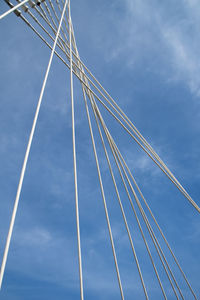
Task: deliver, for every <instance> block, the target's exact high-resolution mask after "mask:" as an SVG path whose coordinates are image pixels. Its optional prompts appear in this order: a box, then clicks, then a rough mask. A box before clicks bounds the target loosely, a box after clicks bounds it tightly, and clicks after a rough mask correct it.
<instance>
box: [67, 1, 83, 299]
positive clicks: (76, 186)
mask: <svg viewBox="0 0 200 300" xmlns="http://www.w3.org/2000/svg"><path fill="white" fill-rule="evenodd" d="M68 11H69V48H70V84H71V106H72V139H73V160H74V185H75V202H76V226H77V241H78V259H79V278H80V294H81V300H83V299H84V295H83V271H82V258H81V239H80V224H79V223H80V221H79V205H78V183H77V167H76V139H75V120H74V93H73V68H72V32H71V11H70V0H69V5H68Z"/></svg>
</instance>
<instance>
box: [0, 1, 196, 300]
mask: <svg viewBox="0 0 200 300" xmlns="http://www.w3.org/2000/svg"><path fill="white" fill-rule="evenodd" d="M4 1H5V2H6V4H7V5H8V10H7V11H6V12H4V13H2V14H1V15H0V21H1V19H4V18H9V14H15V16H16V20H17V21H18V20H19V21H22V22H23V23H24V26H27V27H28V28H29V29H30V31H32V32H33V33H34V34H35V35H36V36H37V37H38V39H39V40H40V41H41V43H42V44H44V45H45V46H46V47H48V48H49V62H48V65H47V68H46V73H45V76H44V79H43V83H42V88H41V91H40V95H39V99H38V103H37V107H36V111H35V115H34V119H33V123H32V128H31V130H30V135H29V139H28V143H27V147H26V152H25V156H24V161H23V165H22V169H21V174H20V178H19V183H18V187H17V193H16V198H15V200H14V206H13V209H12V215H11V219H10V225H9V231H8V234H7V240H6V244H5V247H4V251H3V257H2V261H1V268H0V286H1V287H2V288H5V289H6V286H4V284H3V278H4V274H5V272H6V264H7V260H8V259H9V257H8V254H9V249H10V244H11V240H12V237H13V229H14V225H15V220H16V216H17V211H18V205H19V201H20V195H21V191H22V186H23V181H24V177H25V173H26V167H27V163H28V160H29V154H30V150H31V146H32V142H33V139H34V134H35V130H36V126H37V121H38V117H39V113H40V108H41V105H42V101H43V96H44V92H45V89H46V86H47V81H48V76H49V73H50V70H51V64H52V61H53V59H54V56H55V57H57V59H58V60H59V61H60V62H61V63H62V64H63V65H64V66H65V67H66V70H68V72H69V74H70V77H69V78H70V82H69V87H70V98H71V121H72V123H71V127H72V149H73V176H74V191H75V199H74V200H75V208H76V232H77V248H78V268H79V283H80V299H81V300H83V299H84V276H83V275H84V270H83V265H84V263H83V261H84V257H83V256H82V247H81V226H80V215H81V211H80V209H79V181H78V178H77V149H76V119H75V108H74V101H76V99H75V96H74V94H75V93H74V78H76V79H78V81H79V82H80V86H81V89H82V99H83V103H84V106H85V112H86V115H87V121H88V126H89V132H90V137H91V143H92V152H93V153H92V152H91V155H93V156H94V158H95V164H96V172H97V174H98V185H99V188H100V191H101V198H102V203H103V207H104V212H105V219H106V224H107V231H108V239H109V241H110V246H111V251H112V256H113V264H114V266H115V276H116V278H117V282H118V290H119V296H120V297H121V299H126V297H125V294H124V287H123V281H122V279H121V272H120V264H119V262H118V255H117V249H116V243H115V238H114V234H113V230H112V222H111V219H110V212H109V209H108V203H107V196H106V195H107V191H106V190H105V184H104V178H103V176H102V170H101V163H100V159H99V155H98V145H97V138H96V136H97V135H98V142H99V143H100V144H101V146H102V151H103V153H104V155H105V159H106V163H107V171H108V172H109V173H110V176H111V177H110V178H111V183H110V184H112V185H113V188H114V192H115V193H114V195H113V198H115V199H116V201H117V202H118V204H119V207H120V211H121V217H122V220H123V222H124V226H125V230H126V233H127V238H128V240H129V246H130V248H131V251H132V257H133V260H134V263H135V266H136V268H137V273H138V278H139V280H140V288H141V290H142V291H143V297H144V299H150V296H149V288H150V287H149V284H148V282H146V280H145V276H144V274H143V268H142V266H141V261H140V259H139V255H138V252H137V249H136V248H137V247H136V245H135V242H134V235H133V234H132V229H131V225H130V224H129V221H128V218H127V216H126V209H125V208H124V207H125V204H124V201H125V200H124V194H126V198H127V200H128V202H129V204H130V210H131V213H132V217H133V218H134V220H135V222H136V224H137V228H138V231H137V233H138V234H139V235H140V236H141V238H142V240H143V243H144V251H146V253H147V255H148V257H149V260H150V263H151V267H152V276H154V280H156V281H157V283H158V286H159V289H160V299H162V298H164V299H169V298H170V297H172V295H173V297H174V299H188V298H187V296H186V295H185V294H184V291H185V289H184V291H183V289H182V285H183V282H184V284H185V286H186V287H187V295H189V297H190V298H191V299H198V295H197V293H196V291H195V290H194V289H193V287H192V282H190V278H188V277H187V272H185V270H184V268H183V267H182V266H181V264H180V262H179V258H178V257H177V256H176V254H175V253H174V251H173V249H172V247H171V245H170V243H169V242H168V240H167V237H166V236H165V234H164V232H163V230H162V228H161V227H160V225H159V222H158V220H157V218H156V217H155V215H154V213H153V211H152V210H151V205H150V204H149V203H148V199H146V197H145V196H144V194H143V192H142V190H141V189H140V187H139V184H138V183H137V180H136V178H135V177H134V174H133V170H131V167H129V165H128V162H127V160H126V157H125V156H124V155H123V153H122V151H120V147H119V146H118V141H117V140H116V138H114V137H113V136H112V134H111V130H109V124H107V120H105V118H104V117H103V114H102V111H104V110H105V111H106V112H107V113H108V114H109V115H110V116H111V118H112V119H113V122H116V123H117V124H118V125H119V126H120V128H121V130H122V131H123V132H125V133H126V134H127V135H129V136H130V138H131V139H132V140H133V142H134V143H136V144H137V145H138V146H139V147H140V148H141V151H143V152H144V153H145V155H146V156H147V157H149V158H150V159H151V160H152V161H153V163H154V164H155V165H156V166H157V168H159V169H160V170H161V171H162V172H163V173H164V174H165V176H166V177H167V178H168V179H169V181H170V182H171V184H173V185H174V186H175V187H176V188H177V189H178V190H179V192H180V193H181V194H182V195H183V197H182V201H188V203H189V204H190V209H193V210H196V211H197V212H198V213H199V212H200V208H199V206H198V204H197V203H196V202H195V201H194V200H193V199H192V197H191V196H190V195H189V193H188V192H187V191H186V189H185V188H184V187H183V186H182V184H181V183H180V182H179V180H178V179H177V178H176V176H175V174H173V173H172V171H171V170H170V169H169V168H168V166H167V165H166V164H165V162H164V161H163V160H162V159H161V158H160V156H159V155H158V153H157V152H156V151H155V150H154V149H153V147H152V146H151V145H150V144H149V143H148V142H147V140H146V139H145V138H144V136H143V135H142V134H141V133H140V131H139V130H138V129H137V127H136V126H135V125H134V124H133V122H132V121H131V120H130V119H129V118H128V116H127V115H126V113H125V112H124V111H123V110H122V109H121V108H120V106H119V105H118V103H117V101H115V100H114V99H113V98H112V96H111V95H110V94H109V93H108V91H106V89H105V88H104V87H103V86H102V84H101V83H100V82H99V81H98V79H97V78H96V76H95V75H94V74H93V73H92V72H91V71H90V69H89V68H88V67H87V66H86V64H85V63H84V62H83V61H82V59H81V57H80V55H79V51H78V48H77V44H76V38H75V32H74V27H73V22H72V17H71V9H70V0H55V1H54V0H24V1H20V0H17V1H15V0H12V1H11V0H4ZM94 123H95V126H96V127H94ZM116 173H117V175H116ZM147 198H148V197H147ZM147 236H148V237H147ZM149 240H150V241H151V242H149ZM152 249H153V250H152ZM164 249H165V250H164ZM166 249H167V251H168V255H166V253H165V252H166ZM154 251H155V253H156V256H157V259H158V260H159V262H160V267H159V268H158V266H157V260H155V258H154V255H153V254H152V253H153V252H154ZM175 267H176V268H177V270H178V273H177V272H176V274H175V272H174V271H173V270H174V268H175ZM163 273H164V274H165V276H166V278H167V280H168V284H169V287H170V288H167V289H166V288H165V284H164V283H163V280H162V275H161V274H163ZM177 274H178V275H177ZM170 299H171V298H170Z"/></svg>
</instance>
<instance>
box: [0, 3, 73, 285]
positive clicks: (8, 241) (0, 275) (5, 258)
mask: <svg viewBox="0 0 200 300" xmlns="http://www.w3.org/2000/svg"><path fill="white" fill-rule="evenodd" d="M67 1H68V0H66V2H65V6H64V9H63V13H62V16H61V19H60V24H59V28H58V31H57V34H56V38H55V41H54V45H53V48H52V52H51V55H50V59H49V63H48V66H47V70H46V73H45V77H44V81H43V85H42V89H41V92H40V97H39V100H38V104H37V108H36V112H35V116H34V120H33V125H32V129H31V133H30V136H29V140H28V145H27V149H26V153H25V157H24V162H23V166H22V170H21V175H20V180H19V184H18V188H17V194H16V198H15V203H14V207H13V213H12V217H11V221H10V226H9V231H8V236H7V241H6V245H5V250H4V255H3V260H2V265H1V270H0V288H1V286H2V281H3V276H4V271H5V266H6V261H7V257H8V251H9V247H10V242H11V237H12V232H13V228H14V223H15V218H16V214H17V208H18V204H19V198H20V194H21V189H22V185H23V180H24V175H25V171H26V166H27V162H28V158H29V153H30V149H31V144H32V140H33V136H34V132H35V127H36V124H37V119H38V115H39V111H40V106H41V103H42V99H43V95H44V90H45V87H46V83H47V79H48V75H49V71H50V68H51V63H52V60H53V55H54V51H55V48H56V44H57V40H58V35H59V32H60V27H61V24H62V20H63V17H64V11H65V9H66V6H67Z"/></svg>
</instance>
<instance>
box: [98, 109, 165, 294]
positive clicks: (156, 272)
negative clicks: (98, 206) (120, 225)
mask: <svg viewBox="0 0 200 300" xmlns="http://www.w3.org/2000/svg"><path fill="white" fill-rule="evenodd" d="M96 112H97V115H98V111H96ZM98 117H99V115H98ZM99 120H100V122H101V124H102V119H101V118H99ZM102 127H103V128H104V125H103V124H102ZM104 129H105V128H104ZM104 132H105V134H106V136H107V139H108V142H109V144H110V139H109V136H108V133H107V131H106V130H104ZM111 151H112V153H113V149H112V148H111ZM113 156H114V158H115V155H114V154H113ZM115 161H116V158H115ZM116 164H117V166H118V169H119V172H120V176H121V178H122V181H123V184H124V187H125V189H126V192H127V195H128V198H129V201H130V203H131V206H132V209H133V212H134V214H135V217H136V221H137V224H138V226H139V230H140V232H141V235H142V238H143V241H144V243H145V246H146V249H147V252H148V254H149V257H150V260H151V263H152V266H153V269H154V271H155V274H156V277H157V279H158V283H159V285H160V288H161V290H162V293H163V296H164V298H165V299H167V296H166V294H165V291H164V288H163V285H162V282H161V280H160V277H159V274H158V271H157V268H156V265H155V263H154V260H153V257H152V254H151V251H150V248H149V246H148V243H147V240H146V238H145V235H144V233H143V229H142V226H141V224H140V221H139V219H138V216H137V213H136V210H135V208H134V206H133V202H132V199H131V197H130V194H129V192H128V188H127V186H126V183H125V181H124V178H123V174H122V173H121V170H120V168H119V164H118V163H117V161H116Z"/></svg>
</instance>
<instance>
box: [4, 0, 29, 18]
mask: <svg viewBox="0 0 200 300" xmlns="http://www.w3.org/2000/svg"><path fill="white" fill-rule="evenodd" d="M28 1H29V0H24V1H22V2H21V3H19V4H17V5H15V6H14V7H13V8H11V9H9V10H7V11H6V12H5V13H4V14H2V15H1V16H0V20H1V19H3V18H4V17H5V16H7V15H9V14H10V13H11V12H13V11H15V10H16V9H17V8H19V7H20V6H22V5H23V4H25V3H26V2H28Z"/></svg>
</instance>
